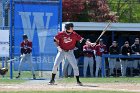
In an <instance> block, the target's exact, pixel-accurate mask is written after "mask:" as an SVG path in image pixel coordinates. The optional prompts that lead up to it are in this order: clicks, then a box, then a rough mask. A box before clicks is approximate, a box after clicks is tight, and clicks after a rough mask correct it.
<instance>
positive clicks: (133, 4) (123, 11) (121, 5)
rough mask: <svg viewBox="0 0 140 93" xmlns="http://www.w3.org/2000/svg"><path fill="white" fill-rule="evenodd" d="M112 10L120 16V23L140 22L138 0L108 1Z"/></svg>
mask: <svg viewBox="0 0 140 93" xmlns="http://www.w3.org/2000/svg"><path fill="white" fill-rule="evenodd" d="M108 3H109V6H110V9H111V10H112V11H115V12H116V13H117V15H118V16H119V18H118V21H119V22H131V23H132V22H140V12H139V11H140V2H138V0H108Z"/></svg>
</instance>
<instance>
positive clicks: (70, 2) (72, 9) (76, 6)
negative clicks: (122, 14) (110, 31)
mask: <svg viewBox="0 0 140 93" xmlns="http://www.w3.org/2000/svg"><path fill="white" fill-rule="evenodd" d="M84 19H85V21H94V22H105V21H112V22H116V21H117V17H116V15H115V13H114V12H111V11H110V9H109V7H108V4H107V0H63V21H81V20H84Z"/></svg>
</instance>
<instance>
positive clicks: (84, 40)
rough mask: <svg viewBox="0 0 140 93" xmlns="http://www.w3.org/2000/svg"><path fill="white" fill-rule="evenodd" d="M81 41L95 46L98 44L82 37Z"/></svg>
mask: <svg viewBox="0 0 140 93" xmlns="http://www.w3.org/2000/svg"><path fill="white" fill-rule="evenodd" d="M80 43H84V44H86V45H90V46H93V47H94V46H95V45H96V43H91V42H90V41H89V40H87V39H84V38H82V39H81V40H80Z"/></svg>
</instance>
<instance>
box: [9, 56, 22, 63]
mask: <svg viewBox="0 0 140 93" xmlns="http://www.w3.org/2000/svg"><path fill="white" fill-rule="evenodd" d="M20 58H21V56H20V57H19V58H13V59H9V60H7V62H11V61H15V60H18V59H20Z"/></svg>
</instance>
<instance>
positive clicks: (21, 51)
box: [20, 43, 25, 55]
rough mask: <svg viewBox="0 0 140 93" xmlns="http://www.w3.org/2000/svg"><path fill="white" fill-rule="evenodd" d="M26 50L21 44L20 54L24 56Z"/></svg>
mask: <svg viewBox="0 0 140 93" xmlns="http://www.w3.org/2000/svg"><path fill="white" fill-rule="evenodd" d="M24 51H25V50H24V48H23V43H21V44H20V53H21V55H23V54H24Z"/></svg>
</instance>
